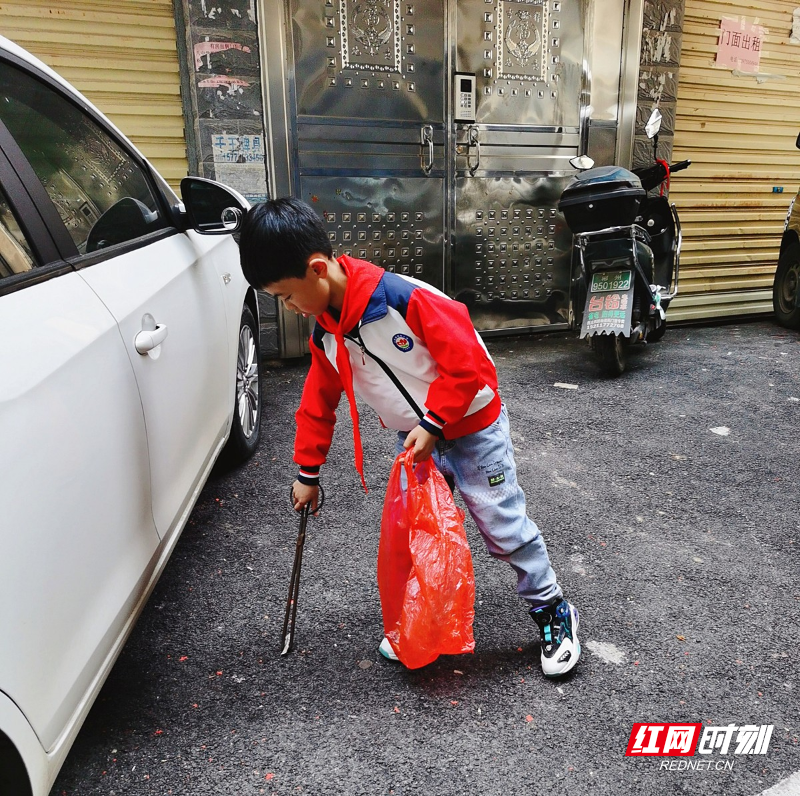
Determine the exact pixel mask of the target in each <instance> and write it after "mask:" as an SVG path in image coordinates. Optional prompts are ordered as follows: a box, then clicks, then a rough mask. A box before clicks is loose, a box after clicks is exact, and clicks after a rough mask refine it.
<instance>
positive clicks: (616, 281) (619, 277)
mask: <svg viewBox="0 0 800 796" xmlns="http://www.w3.org/2000/svg"><path fill="white" fill-rule="evenodd" d="M630 286H631V272H630V271H600V272H598V273H596V274H592V284H591V288H590V292H591V293H608V292H610V291H618V290H628V289H629V288H630Z"/></svg>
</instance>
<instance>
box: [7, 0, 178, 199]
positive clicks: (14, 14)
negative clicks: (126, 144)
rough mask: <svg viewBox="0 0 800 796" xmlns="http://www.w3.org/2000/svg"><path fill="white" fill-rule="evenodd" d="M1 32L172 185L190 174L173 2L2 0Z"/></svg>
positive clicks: (143, 0)
mask: <svg viewBox="0 0 800 796" xmlns="http://www.w3.org/2000/svg"><path fill="white" fill-rule="evenodd" d="M0 33H1V34H2V35H3V36H5V37H6V38H9V39H11V40H12V41H14V42H16V43H17V44H19V45H20V46H21V47H24V48H25V49H26V50H28V51H29V52H31V53H33V55H35V56H37V57H38V58H40V59H41V60H42V61H44V62H45V63H46V64H47V65H48V66H50V67H52V68H53V69H55V70H56V71H57V72H58V73H59V74H61V75H62V76H63V77H64V78H66V79H67V80H69V82H70V83H72V84H73V85H74V86H75V87H76V88H77V89H79V90H80V91H81V92H82V93H83V94H85V95H86V97H88V98H89V99H90V100H91V101H92V102H93V103H94V104H95V105H96V106H97V107H98V108H100V110H102V111H103V113H105V114H106V115H107V116H108V117H109V118H110V119H111V120H112V121H113V122H114V124H116V125H117V127H119V128H120V129H121V130H122V131H123V132H124V133H125V134H126V135H127V136H128V137H129V138H130V139H131V140H132V141H133V142H134V143H135V144H136V146H137V147H139V149H140V150H141V151H142V152H143V153H144V155H145V156H146V157H147V158H148V159H149V160H150V161H151V162H152V164H153V165H154V166H155V167H156V168H157V169H158V171H160V172H161V174H162V175H163V176H164V177H165V178H166V179H167V181H168V182H169V183H170V184H172V185H173V186H177V184H178V182H179V181H180V179H181V178H182V177H184V176H186V174H187V172H188V164H187V160H186V139H185V135H184V125H183V111H182V105H181V95H180V74H179V67H178V53H177V49H176V39H175V19H174V16H173V10H172V0H136V1H135V2H134V1H133V0H58V2H53V0H16V2H0Z"/></svg>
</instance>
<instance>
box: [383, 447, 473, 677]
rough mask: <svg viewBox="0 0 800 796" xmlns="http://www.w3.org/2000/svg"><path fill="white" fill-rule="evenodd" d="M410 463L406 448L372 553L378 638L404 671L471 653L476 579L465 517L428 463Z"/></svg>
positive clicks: (430, 461)
mask: <svg viewBox="0 0 800 796" xmlns="http://www.w3.org/2000/svg"><path fill="white" fill-rule="evenodd" d="M413 462H414V451H413V449H411V450H409V451H406V452H405V453H401V454H400V455H399V456H398V457H397V458H396V459H395V461H394V465H393V466H392V472H391V474H390V475H389V484H388V486H387V488H386V500H385V501H384V504H383V517H382V519H381V541H380V546H379V548H378V589H379V591H380V595H381V608H382V609H383V627H384V632H385V634H386V638H388V639H389V643H390V644H391V645H392V649H393V650H394V651H395V653H396V655H397V657H398V658H399V659H400V660H401V661H402V663H403V664H404V665H405V666H406V667H408V668H409V669H417V668H419V667H420V666H426V665H427V664H429V663H431V662H433V661H435V660H436V658H438V657H439V655H458V654H460V653H462V652H472V651H473V650H474V649H475V641H474V639H473V637H472V622H473V619H474V618H475V576H474V575H473V572H472V556H471V555H470V552H469V544H468V543H467V536H466V534H465V533H464V512H463V511H462V510H461V509H459V508H457V507H456V505H455V503H454V502H453V495H452V493H451V492H450V488H449V487H448V486H447V482H446V481H445V480H444V476H443V475H442V474H441V473H440V472H439V470H438V469H437V467H436V465H435V464H434V461H433V459H430V458H429V459H426V460H425V461H422V462H420V463H418V464H417V465H414V464H413ZM404 472H405V476H406V479H407V483H408V485H409V486H408V489H407V490H404V489H403V485H402V480H401V479H402V476H403V473H404Z"/></svg>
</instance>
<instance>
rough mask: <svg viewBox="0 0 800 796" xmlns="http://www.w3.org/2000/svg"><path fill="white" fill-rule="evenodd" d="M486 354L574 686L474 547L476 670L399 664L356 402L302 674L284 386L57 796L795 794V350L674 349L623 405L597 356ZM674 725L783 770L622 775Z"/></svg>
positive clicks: (449, 662) (648, 365) (330, 507)
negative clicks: (392, 647) (651, 736)
mask: <svg viewBox="0 0 800 796" xmlns="http://www.w3.org/2000/svg"><path fill="white" fill-rule="evenodd" d="M488 346H489V349H490V352H491V353H492V355H493V357H494V358H495V361H496V363H497V367H498V372H499V376H500V385H501V392H502V395H503V398H504V400H505V402H506V404H507V406H508V410H509V415H510V418H511V427H512V436H513V441H514V445H515V451H516V460H517V466H518V474H519V479H520V482H521V484H522V486H523V488H524V489H525V492H526V496H527V499H528V508H529V513H530V515H531V516H532V518H533V519H534V520H535V521H536V522H537V523H538V524H539V526H540V528H541V529H542V532H543V534H544V536H545V539H546V541H547V544H548V549H549V553H550V557H551V560H552V563H553V566H554V569H555V571H556V573H557V575H558V577H559V581H560V583H561V585H562V587H563V589H564V591H565V592H566V594H567V596H568V597H569V598H570V600H571V601H573V602H574V603H575V605H576V606H577V607H578V608H579V610H580V614H581V632H580V637H581V642H582V645H583V656H582V660H581V662H580V664H579V666H578V667H577V669H576V670H575V672H574V673H572V674H571V675H569V676H567V677H566V678H564V679H563V680H562V681H551V680H547V679H545V678H544V677H543V675H542V673H541V670H540V668H539V662H538V645H537V631H536V628H535V626H534V624H533V622H532V621H531V619H530V618H529V617H528V615H527V613H526V611H525V610H524V606H523V605H522V604H521V602H520V601H519V599H518V598H517V596H516V594H515V591H514V584H515V578H514V576H513V573H512V571H511V569H510V568H509V567H508V566H507V565H505V564H503V563H501V562H498V561H495V560H493V559H492V558H490V556H489V555H488V554H487V552H486V550H485V548H484V546H483V544H482V541H481V539H480V536H479V535H478V533H477V530H476V528H475V526H474V524H473V523H472V521H471V520H468V522H467V525H466V527H467V534H468V536H469V539H470V543H471V546H472V552H473V561H474V567H475V575H476V616H475V639H476V646H475V652H474V654H472V655H462V656H448V657H442V658H439V660H437V661H436V662H435V663H433V664H431V665H430V666H428V667H425V668H423V669H420V670H416V671H407V670H405V669H404V668H403V667H402V666H400V665H398V664H396V663H395V664H393V663H390V662H388V661H385V660H384V659H382V658H381V657H380V655H379V654H378V651H377V648H378V643H379V642H380V639H381V636H382V625H381V613H380V602H379V596H378V589H377V584H376V575H375V570H376V556H377V548H378V539H379V530H380V516H381V509H382V500H383V491H384V488H385V485H386V480H387V477H388V473H389V469H390V466H391V463H392V459H393V441H394V436H393V434H392V433H391V432H389V431H386V430H383V429H381V428H380V426H379V423H378V421H377V418H376V417H375V416H374V414H372V412H371V411H370V410H369V409H363V411H362V424H361V426H362V436H363V443H364V451H365V470H366V474H367V483H368V486H369V494H368V495H365V494H364V492H363V490H362V489H361V487H360V483H359V480H358V477H357V475H356V472H355V469H354V467H353V465H352V437H351V432H350V427H349V422H348V419H347V416H346V415H347V411H346V405H345V403H344V402H343V403H342V405H341V407H340V423H339V425H338V426H337V430H336V435H335V438H334V443H333V447H332V450H331V455H330V458H329V462H328V464H327V465H326V466H325V468H324V475H323V483H324V486H325V489H326V492H327V501H326V505H325V507H324V509H323V511H322V512H321V513H320V515H319V517H318V518H316V519H312V520H311V521H310V523H309V532H308V540H307V543H306V550H305V558H304V563H303V574H302V580H301V586H300V599H299V610H298V616H297V649H296V650H295V651H294V652H292V653H291V654H289V655H287V656H285V657H281V656H280V655H279V652H280V631H281V625H282V620H283V612H284V607H285V601H286V595H287V590H288V586H289V578H290V574H291V566H292V559H293V555H294V545H295V538H296V535H297V530H298V522H297V516H296V515H294V514H293V512H292V511H291V509H290V505H289V488H290V484H291V481H292V480H293V477H294V466H293V464H292V461H291V458H292V457H291V452H292V440H293V433H294V426H293V415H294V411H295V409H296V407H297V404H298V401H299V397H300V392H301V389H302V385H303V379H304V375H305V372H306V368H307V364H306V363H305V362H291V363H286V364H282V365H278V364H276V365H275V366H274V367H272V366H270V367H269V368H268V370H267V373H266V375H265V377H264V380H263V383H262V388H263V390H264V396H265V416H264V426H263V431H264V435H263V441H262V443H261V447H260V449H259V451H258V453H257V455H256V457H255V458H254V459H253V460H252V461H251V462H250V463H248V464H247V465H246V466H245V467H243V468H242V469H240V470H238V471H235V472H229V473H221V472H217V473H215V474H214V476H213V477H212V479H211V480H210V481H209V483H208V484H207V486H206V487H205V489H204V491H203V493H202V495H201V497H200V499H199V502H198V504H197V506H196V508H195V510H194V512H193V514H192V516H191V519H190V521H189V524H188V526H187V527H186V529H185V531H184V533H183V536H182V538H181V540H180V542H179V544H178V546H177V548H176V550H175V553H174V555H173V558H172V560H171V561H170V563H169V565H168V566H167V569H166V571H165V573H164V575H163V577H162V579H161V581H160V582H159V584H158V586H157V587H156V589H155V592H154V593H153V595H152V597H151V599H150V601H149V603H148V605H147V607H146V609H145V611H144V614H143V616H142V617H141V619H140V621H139V623H138V625H137V626H136V628H135V630H134V632H133V635H132V636H131V638H130V640H129V641H128V643H127V645H126V647H125V649H124V650H123V652H122V655H121V656H120V658H119V660H118V662H117V664H116V666H115V667H114V670H113V671H112V673H111V675H110V677H109V679H108V681H107V683H106V685H105V687H104V689H103V691H102V693H101V695H100V698H99V700H98V701H97V703H96V705H95V707H94V708H93V709H92V711H91V713H90V715H89V718H88V720H87V722H86V724H85V725H84V728H83V730H82V731H81V733H80V734H79V736H78V739H77V741H76V743H75V745H74V747H73V750H72V752H71V753H70V756H69V757H68V758H67V761H66V763H65V765H64V768H63V769H62V772H61V774H60V776H59V778H58V780H57V782H56V785H55V786H54V788H53V791H52V794H53V796H122V795H123V794H125V795H126V796H128V795H129V794H130V795H133V794H135V795H136V796H138V795H139V794H148V795H149V794H158V795H159V796H165V795H166V794H187V795H188V794H191V796H212V795H213V796H220V795H222V796H227V794H235V795H236V796H238V795H239V794H262V793H265V794H280V795H281V796H284V795H285V794H286V795H288V794H311V795H312V796H315V795H316V794H348V795H349V794H365V795H366V796H372V794H387V795H388V794H396V795H397V796H401V795H402V796H412V795H413V796H417V794H426V795H427V794H435V795H437V796H464V795H465V794H480V795H481V796H484V795H487V796H488V795H493V794H535V795H537V796H538V795H539V794H592V795H593V796H594V794H603V795H605V794H608V795H609V796H611V795H612V794H613V795H614V796H616V795H617V794H641V793H647V794H652V795H653V796H656V795H659V794H681V793H686V794H726V796H756V795H757V794H762V793H764V792H767V793H769V794H770V796H772V795H773V794H775V795H776V796H777V794H779V793H780V794H781V796H792V794H797V793H800V774H797V773H796V772H798V771H800V743H799V742H798V737H800V726H799V724H800V718H799V717H800V710H799V708H800V693H798V692H799V691H800V683H799V682H798V676H797V672H798V663H799V662H798V657H799V656H798V642H800V583H799V582H798V549H797V548H798V547H800V520H798V502H799V501H798V492H799V490H798V479H799V478H800V473H799V472H798V459H799V458H800V457H799V456H798V454H799V453H800V443H799V442H798V429H799V428H800V377H799V376H798V374H800V335H799V334H797V333H792V332H788V331H786V330H783V329H781V328H780V327H778V326H776V325H775V324H774V323H773V322H772V321H770V320H763V321H756V322H745V323H739V324H731V325H720V326H709V327H683V328H671V329H670V330H669V331H668V332H667V335H666V337H665V338H664V340H663V341H662V342H661V343H658V344H655V345H651V346H649V347H648V348H647V349H646V350H643V351H641V352H640V353H638V354H636V355H635V356H633V357H632V358H631V361H630V364H629V368H628V370H627V372H626V373H625V374H623V376H621V377H620V378H618V379H608V378H605V377H602V376H600V375H599V372H598V370H597V368H596V366H595V363H594V361H593V360H592V358H591V356H590V352H589V350H588V347H587V346H586V345H585V344H583V343H581V342H579V341H578V340H577V339H576V337H575V335H574V334H567V333H556V334H540V335H536V336H530V337H524V338H523V337H520V338H494V339H491V340H490V341H489V342H488ZM558 385H562V386H558ZM665 722H668V723H682V724H693V723H695V724H702V726H703V728H708V727H728V726H729V725H735V726H736V727H737V728H741V727H745V726H747V725H749V726H752V727H756V728H759V729H760V728H761V727H762V726H767V725H772V727H773V729H772V734H771V736H770V738H769V743H768V746H767V748H766V750H765V751H764V753H763V754H745V753H743V754H736V744H735V743H732V744H731V745H730V747H729V748H728V751H727V754H723V751H722V748H721V747H720V748H714V749H712V751H711V753H710V754H706V755H700V754H699V753H698V754H695V755H694V756H692V757H688V758H687V757H642V756H641V755H640V756H639V757H633V756H626V748H627V747H628V744H629V740H630V739H631V731H632V728H633V724H634V723H651V724H653V723H662V724H663V723H665ZM736 732H738V730H736ZM720 737H721V736H720ZM762 738H763V735H762ZM698 761H699V763H701V764H702V765H700V766H699V767H697V764H698ZM690 763H691V764H692V765H695V766H696V767H695V768H689V769H688V770H687V769H686V766H688V765H689V764H690ZM684 764H685V765H684ZM670 765H673V770H670V769H669V766H670ZM681 765H684V770H679V769H680V767H681ZM781 783H782V784H781ZM770 789H771V790H770Z"/></svg>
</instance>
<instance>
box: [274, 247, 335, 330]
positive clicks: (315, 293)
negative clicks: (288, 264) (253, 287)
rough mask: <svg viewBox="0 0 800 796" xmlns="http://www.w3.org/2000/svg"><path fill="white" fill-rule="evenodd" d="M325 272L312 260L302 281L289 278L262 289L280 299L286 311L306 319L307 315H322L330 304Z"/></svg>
mask: <svg viewBox="0 0 800 796" xmlns="http://www.w3.org/2000/svg"><path fill="white" fill-rule="evenodd" d="M326 277H327V272H326V270H325V269H321V268H319V267H318V261H317V260H312V261H311V262H310V263H309V265H308V268H307V269H306V275H305V276H304V277H303V278H302V279H296V278H294V277H291V278H289V279H281V280H279V281H277V282H272V283H270V284H269V285H266V286H265V287H264V290H265V292H267V293H269V295H270V296H275V297H276V298H278V299H280V300H281V301H282V302H283V304H284V306H285V307H286V309H287V310H289V311H290V312H293V313H295V315H302V316H303V317H304V318H307V317H308V316H309V315H322V313H323V312H325V310H327V309H328V305H329V304H330V286H329V285H328V280H327V278H326Z"/></svg>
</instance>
